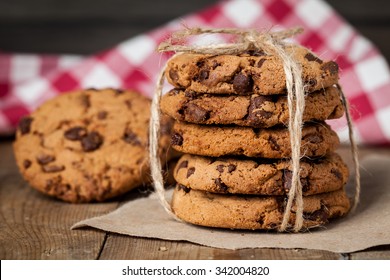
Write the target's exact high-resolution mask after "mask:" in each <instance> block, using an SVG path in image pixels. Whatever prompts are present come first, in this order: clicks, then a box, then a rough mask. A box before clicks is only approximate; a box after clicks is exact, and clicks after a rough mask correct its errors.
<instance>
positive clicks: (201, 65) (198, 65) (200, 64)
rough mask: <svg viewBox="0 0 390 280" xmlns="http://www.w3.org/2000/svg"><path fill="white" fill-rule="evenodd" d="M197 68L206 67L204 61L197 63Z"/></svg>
mask: <svg viewBox="0 0 390 280" xmlns="http://www.w3.org/2000/svg"><path fill="white" fill-rule="evenodd" d="M196 66H197V67H199V68H202V67H203V66H204V60H199V61H198V62H196Z"/></svg>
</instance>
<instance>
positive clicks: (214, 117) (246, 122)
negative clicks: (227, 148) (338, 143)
mask: <svg viewBox="0 0 390 280" xmlns="http://www.w3.org/2000/svg"><path fill="white" fill-rule="evenodd" d="M161 110H162V112H164V113H165V114H167V115H169V116H171V117H172V118H174V119H176V120H178V121H186V122H190V123H196V124H211V125H213V124H223V125H229V124H235V125H239V126H251V127H258V128H268V127H271V126H275V125H287V124H288V119H289V116H288V105H287V97H286V96H285V95H273V96H264V95H258V94H254V95H247V96H238V95H230V96H229V95H224V96H223V95H219V96H218V95H210V94H193V95H190V94H188V93H186V92H185V91H183V90H178V89H174V90H171V91H170V92H168V93H167V94H165V95H164V96H163V97H162V99H161ZM343 114H344V109H343V107H342V104H341V100H340V93H339V88H338V87H337V86H332V87H329V88H327V89H323V90H320V91H317V92H315V93H311V94H309V95H308V96H307V97H306V100H305V111H304V114H303V121H304V122H307V121H314V120H317V121H324V120H327V119H337V118H340V117H341V116H342V115H343Z"/></svg>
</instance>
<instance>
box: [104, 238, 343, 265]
mask: <svg viewBox="0 0 390 280" xmlns="http://www.w3.org/2000/svg"><path fill="white" fill-rule="evenodd" d="M140 256H142V257H141V258H142V259H146V260H153V259H164V260H273V259H290V260H291V259H295V260H301V259H304V260H313V259H342V258H344V257H343V255H341V254H337V253H332V252H328V251H320V250H301V249H299V250H298V249H241V250H228V249H216V248H211V247H206V246H200V245H197V244H192V243H189V242H176V241H163V240H156V239H148V238H129V237H127V236H121V235H117V234H109V236H108V238H107V241H106V243H105V246H104V250H103V252H102V254H101V256H100V259H106V260H107V259H108V260H110V259H129V260H134V259H140Z"/></svg>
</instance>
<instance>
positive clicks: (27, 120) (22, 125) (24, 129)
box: [19, 117, 33, 135]
mask: <svg viewBox="0 0 390 280" xmlns="http://www.w3.org/2000/svg"><path fill="white" fill-rule="evenodd" d="M32 121H33V118H31V117H23V118H21V119H20V121H19V131H20V133H21V134H22V135H23V134H26V133H29V132H30V129H31V123H32Z"/></svg>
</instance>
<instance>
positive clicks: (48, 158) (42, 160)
mask: <svg viewBox="0 0 390 280" xmlns="http://www.w3.org/2000/svg"><path fill="white" fill-rule="evenodd" d="M55 159H56V158H55V157H54V156H52V155H44V154H42V155H39V156H37V162H38V163H39V164H40V165H45V164H48V163H50V162H52V161H55Z"/></svg>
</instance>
